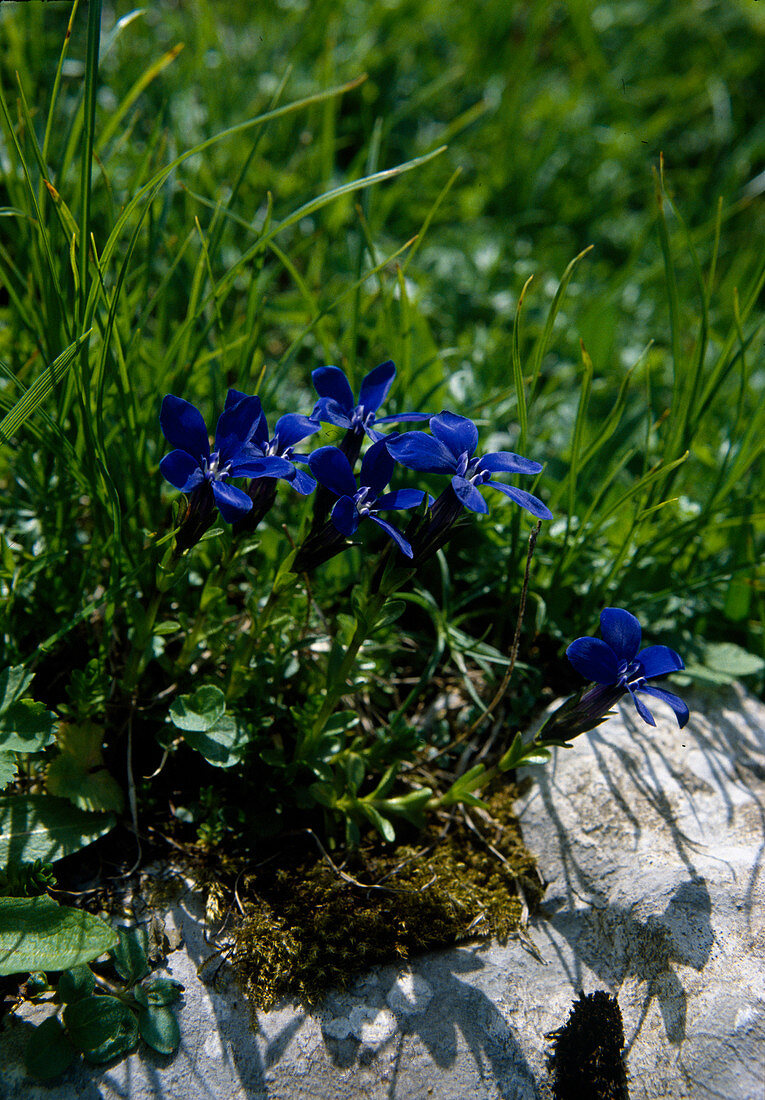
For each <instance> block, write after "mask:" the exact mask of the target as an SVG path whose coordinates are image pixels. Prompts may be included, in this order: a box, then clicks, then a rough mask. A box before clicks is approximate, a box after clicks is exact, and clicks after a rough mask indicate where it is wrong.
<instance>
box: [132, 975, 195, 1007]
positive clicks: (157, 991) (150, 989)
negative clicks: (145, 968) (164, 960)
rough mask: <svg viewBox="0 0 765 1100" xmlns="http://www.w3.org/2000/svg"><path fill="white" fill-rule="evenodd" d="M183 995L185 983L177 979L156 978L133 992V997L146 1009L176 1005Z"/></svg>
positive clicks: (137, 987)
mask: <svg viewBox="0 0 765 1100" xmlns="http://www.w3.org/2000/svg"><path fill="white" fill-rule="evenodd" d="M182 993H183V983H182V982H177V981H176V980H175V978H154V980H153V981H150V982H144V983H143V984H142V985H138V986H136V987H135V989H134V990H133V996H134V997H135V999H136V1000H137V1001H138V1003H139V1004H140V1005H143V1007H144V1008H150V1007H154V1008H161V1007H164V1006H165V1005H171V1004H175V1002H176V1001H177V1000H178V998H179V997H180V996H181V994H182Z"/></svg>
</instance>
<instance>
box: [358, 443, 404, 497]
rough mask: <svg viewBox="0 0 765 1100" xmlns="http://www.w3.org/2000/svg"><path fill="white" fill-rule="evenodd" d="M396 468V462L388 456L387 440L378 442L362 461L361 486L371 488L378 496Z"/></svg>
mask: <svg viewBox="0 0 765 1100" xmlns="http://www.w3.org/2000/svg"><path fill="white" fill-rule="evenodd" d="M394 466H395V462H394V461H393V459H392V458H391V456H390V455H389V454H388V449H387V447H386V446H385V440H384V439H380V440H378V442H377V443H373V444H372V446H371V447H370V448H369V450H368V451H367V453H366V454H365V455H364V457H363V459H362V460H361V470H360V472H359V484H360V485H362V486H369V488H370V489H371V490H372V492H373V493H374V494H375V496H377V494H378V493H379V492H380V491H381V490H382V489H384V488H385V486H386V485H387V484H388V482H389V481H390V479H391V474H392V473H393V468H394Z"/></svg>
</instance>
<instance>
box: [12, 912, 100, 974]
mask: <svg viewBox="0 0 765 1100" xmlns="http://www.w3.org/2000/svg"><path fill="white" fill-rule="evenodd" d="M116 940H117V936H116V934H115V933H114V932H113V931H112V929H111V928H110V927H109V925H108V924H106V923H105V922H104V921H102V920H100V919H99V918H98V917H94V916H93V914H92V913H86V912H85V910H84V909H70V908H67V907H65V906H62V905H58V903H57V902H55V901H53V899H52V898H49V897H48V896H47V894H43V895H42V896H41V897H38V898H0V975H2V976H4V975H6V974H23V973H25V972H26V971H33V970H69V969H70V968H71V967H73V966H76V965H77V964H78V963H85V962H90V961H91V959H97V958H98V956H99V955H103V953H104V951H107V950H108V949H109V948H110V947H112V946H113V945H114V943H115V942H116Z"/></svg>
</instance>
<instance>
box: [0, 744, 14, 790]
mask: <svg viewBox="0 0 765 1100" xmlns="http://www.w3.org/2000/svg"><path fill="white" fill-rule="evenodd" d="M17 768H18V764H17V763H16V757H15V756H14V755H13V753H10V752H0V791H1V790H3V788H4V787H7V786H8V784H9V783H10V782H11V780H12V779H14V778H15V775H16V769H17Z"/></svg>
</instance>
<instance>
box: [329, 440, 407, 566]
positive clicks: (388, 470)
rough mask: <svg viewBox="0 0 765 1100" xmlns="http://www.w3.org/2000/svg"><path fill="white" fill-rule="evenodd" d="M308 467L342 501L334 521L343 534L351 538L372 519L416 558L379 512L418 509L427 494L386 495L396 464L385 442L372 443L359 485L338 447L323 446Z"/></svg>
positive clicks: (334, 515) (336, 508)
mask: <svg viewBox="0 0 765 1100" xmlns="http://www.w3.org/2000/svg"><path fill="white" fill-rule="evenodd" d="M308 465H309V466H310V468H311V472H312V473H313V474H315V475H316V477H317V478H318V480H319V481H320V482H321V483H322V485H324V486H326V488H327V489H329V490H330V492H332V493H334V494H335V496H337V497H338V498H339V499H338V500H337V502H336V503H335V506H334V507H333V509H332V515H331V519H332V523H333V524H334V526H335V527H336V528H337V530H338V531H340V532H341V534H343V535H345V536H346V538H349V537H350V536H351V535H353V534H354V533H355V532H356V530H357V529H358V526H359V524H360V523H361V521H362V520H363V519H371V520H372V521H373V522H374V523H376V524H377V526H378V527H382V529H383V531H385V533H386V534H387V535H388V536H389V537H390V538H392V539H393V541H394V542H395V543H396V545H397V546H398V547H399V549H400V550H401V552H402V554H405V555H406V557H408V558H411V557H412V548H411V546H410V545H409V543H408V542H407V541H406V539H405V538H404V536H403V535H402V534H401V532H400V531H398V530H397V529H396V528H395V527H394V526H393V525H392V524H390V523H388V522H387V521H386V520H384V519H380V517H379V515H378V514H377V513H378V512H381V511H386V510H388V509H398V508H416V507H417V506H418V505H419V504H422V501H423V499H424V498H425V496H426V494H425V493H424V492H422V490H421V489H399V490H398V492H394V493H382V490H383V489H384V488H385V486H386V485H387V484H388V482H389V481H390V478H391V474H392V473H393V468H394V465H395V463H394V461H393V459H392V458H391V457H390V455H389V454H388V451H387V450H386V447H385V442H384V441H383V440H380V441H379V442H377V443H374V444H372V446H371V447H370V448H369V450H368V451H367V453H366V454H365V455H364V458H363V459H362V462H361V471H360V473H359V482H360V484H359V485H357V484H356V478H355V477H354V476H353V470H352V469H351V464H350V463H349V461H348V459H347V458H346V457H345V455H344V454H343V452H342V451H341V450H339V448H337V447H319V449H318V450H317V451H314V452H313V454H312V455H311V456H310V457H309V459H308ZM381 494H382V495H381Z"/></svg>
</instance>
